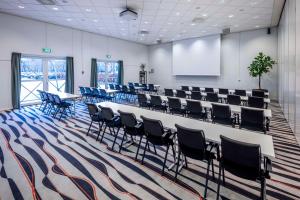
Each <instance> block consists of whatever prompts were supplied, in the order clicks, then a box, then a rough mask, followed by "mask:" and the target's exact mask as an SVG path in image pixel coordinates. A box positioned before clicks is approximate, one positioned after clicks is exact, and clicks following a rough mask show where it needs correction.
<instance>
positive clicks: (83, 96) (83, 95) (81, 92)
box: [79, 86, 87, 100]
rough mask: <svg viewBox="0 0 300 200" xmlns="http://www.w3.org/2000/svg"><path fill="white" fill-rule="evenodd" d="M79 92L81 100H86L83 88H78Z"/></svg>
mask: <svg viewBox="0 0 300 200" xmlns="http://www.w3.org/2000/svg"><path fill="white" fill-rule="evenodd" d="M79 91H80V95H81V100H83V98H85V99H86V98H87V95H86V92H85V88H84V87H82V86H80V87H79Z"/></svg>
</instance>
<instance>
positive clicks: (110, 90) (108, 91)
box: [103, 89, 119, 94]
mask: <svg viewBox="0 0 300 200" xmlns="http://www.w3.org/2000/svg"><path fill="white" fill-rule="evenodd" d="M103 90H105V91H106V93H109V94H112V93H116V92H119V90H112V89H103Z"/></svg>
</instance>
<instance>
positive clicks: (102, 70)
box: [97, 60, 119, 87]
mask: <svg viewBox="0 0 300 200" xmlns="http://www.w3.org/2000/svg"><path fill="white" fill-rule="evenodd" d="M97 75H98V76H97V77H98V78H97V80H98V87H107V85H108V84H111V83H112V84H118V77H119V63H118V62H116V61H105V60H101V61H97Z"/></svg>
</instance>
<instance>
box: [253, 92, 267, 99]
mask: <svg viewBox="0 0 300 200" xmlns="http://www.w3.org/2000/svg"><path fill="white" fill-rule="evenodd" d="M252 96H253V97H262V98H265V91H263V90H252Z"/></svg>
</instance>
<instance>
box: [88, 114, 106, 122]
mask: <svg viewBox="0 0 300 200" xmlns="http://www.w3.org/2000/svg"><path fill="white" fill-rule="evenodd" d="M91 119H92V121H95V122H100V121H102V120H103V119H102V116H101V113H96V114H94V115H93V116H91Z"/></svg>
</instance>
